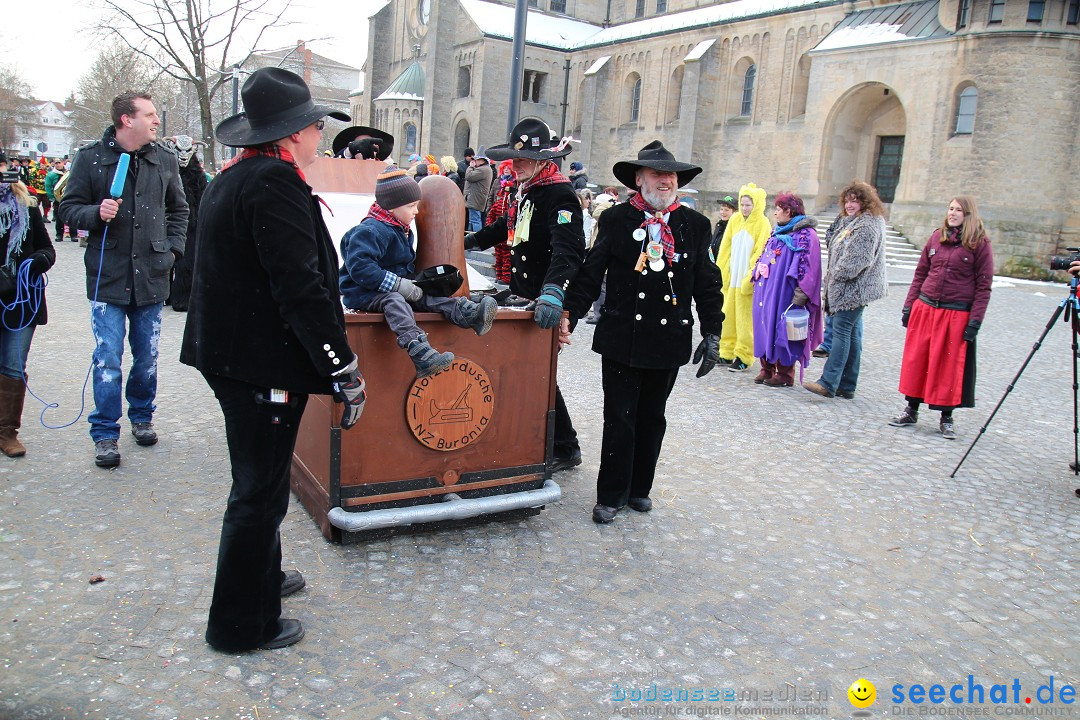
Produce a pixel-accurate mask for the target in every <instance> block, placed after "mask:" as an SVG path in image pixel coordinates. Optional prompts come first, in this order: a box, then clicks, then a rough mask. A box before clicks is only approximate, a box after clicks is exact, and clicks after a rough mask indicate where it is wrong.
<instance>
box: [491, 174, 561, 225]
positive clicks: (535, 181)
mask: <svg viewBox="0 0 1080 720" xmlns="http://www.w3.org/2000/svg"><path fill="white" fill-rule="evenodd" d="M568 182H570V180H569V179H568V178H567V177H566V176H565V175H563V174H562V173H561V172H559V168H558V167H556V165H555V163H553V162H551V161H545V163H544V167H542V168H540V172H538V173H536V175H535V176H534V177H533V178H532V179H531V180H529V181H528V182H524V183H522V184H521V185H520V186H519V187H518V191H517V195H515V196H514V199H513V200H512V201H510V207H509V209H508V211H507V213H506V215H507V223H506V227H507V229H508V230H513V229H514V228H515V227H517V214H518V205H520V204H521V201H522V200H524V199H525V195H526V194H527V193H528V192H529V191H530V190H532V189H533V188H536V187H543V186H544V185H557V184H558V183H568Z"/></svg>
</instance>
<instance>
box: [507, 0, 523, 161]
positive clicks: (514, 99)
mask: <svg viewBox="0 0 1080 720" xmlns="http://www.w3.org/2000/svg"><path fill="white" fill-rule="evenodd" d="M528 19H529V0H517V7H516V8H515V10H514V49H513V53H514V56H513V62H512V64H511V66H510V108H509V110H508V112H507V116H506V137H507V138H508V139H509V137H510V133H511V132H512V131H513V129H514V126H515V125H517V121H518V113H519V112H521V83H522V78H523V77H524V76H525V26H526V24H527V22H528ZM512 144H513V143H511V145H512Z"/></svg>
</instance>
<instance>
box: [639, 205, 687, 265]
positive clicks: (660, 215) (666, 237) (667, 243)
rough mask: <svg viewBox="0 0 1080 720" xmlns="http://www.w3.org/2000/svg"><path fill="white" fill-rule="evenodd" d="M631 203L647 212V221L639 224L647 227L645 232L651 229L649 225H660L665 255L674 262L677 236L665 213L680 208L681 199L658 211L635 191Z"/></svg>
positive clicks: (669, 260)
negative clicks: (665, 217) (672, 230)
mask: <svg viewBox="0 0 1080 720" xmlns="http://www.w3.org/2000/svg"><path fill="white" fill-rule="evenodd" d="M630 204H631V205H633V206H634V207H636V208H637V209H638V210H640V211H642V212H643V213H645V222H643V223H641V225H639V227H642V228H645V232H648V231H649V225H659V226H660V243H661V244H662V245H663V246H664V257H665V258H667V261H668V262H669V263H670V262H672V261H673V260H674V259H675V236H674V235H672V234H671V228H670V227H668V224H667V223H666V222H664V214H665V213H670V212H672V211H674V210H678V209H679V201H678V200H676V201H675V202H673V203H671V205H669V206H668V208H667V209H666V210H661V211H659V212H657V211H656V210H654V209H653V208H651V207H650V206H649V205H648V204H647V203H646V202H645V198H643V197H641V193H634V195H632V196H631V197H630Z"/></svg>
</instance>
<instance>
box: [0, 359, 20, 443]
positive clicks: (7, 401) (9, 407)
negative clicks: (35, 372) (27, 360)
mask: <svg viewBox="0 0 1080 720" xmlns="http://www.w3.org/2000/svg"><path fill="white" fill-rule="evenodd" d="M25 398H26V385H24V384H23V381H22V380H19V379H16V378H10V377H8V376H7V375H0V452H3V453H4V454H5V455H7V456H8V457H22V456H23V455H25V454H26V446H25V445H23V444H22V443H21V442H19V428H20V427H22V411H23V400H24V399H25Z"/></svg>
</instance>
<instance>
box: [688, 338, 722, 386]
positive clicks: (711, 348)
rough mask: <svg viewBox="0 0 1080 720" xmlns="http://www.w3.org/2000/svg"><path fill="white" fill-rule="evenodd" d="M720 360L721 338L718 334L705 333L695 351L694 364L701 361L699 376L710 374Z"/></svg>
mask: <svg viewBox="0 0 1080 720" xmlns="http://www.w3.org/2000/svg"><path fill="white" fill-rule="evenodd" d="M718 362H720V338H719V337H718V336H716V335H704V336H702V338H701V342H699V343H698V346H697V350H695V351H694V364H695V365H697V364H698V363H701V367H699V368H698V371H697V376H698V377H704V376H705V375H708V374H709V373H710V372H711V371H712V369H713V368H714V367H716V364H717V363H718Z"/></svg>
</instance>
